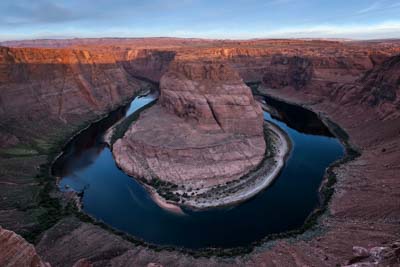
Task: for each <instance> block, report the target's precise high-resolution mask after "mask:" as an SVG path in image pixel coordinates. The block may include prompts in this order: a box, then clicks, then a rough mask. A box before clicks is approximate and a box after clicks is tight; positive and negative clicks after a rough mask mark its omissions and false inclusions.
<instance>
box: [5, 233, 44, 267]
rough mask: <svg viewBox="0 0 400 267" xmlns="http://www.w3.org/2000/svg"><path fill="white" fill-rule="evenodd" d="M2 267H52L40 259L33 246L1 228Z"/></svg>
mask: <svg viewBox="0 0 400 267" xmlns="http://www.w3.org/2000/svg"><path fill="white" fill-rule="evenodd" d="M0 266H31V267H50V264H48V263H46V262H43V261H42V260H41V259H40V256H39V255H38V254H37V253H36V250H35V247H34V246H33V245H32V244H29V243H28V242H26V240H25V239H23V238H22V237H21V236H19V235H17V234H16V233H14V232H12V231H8V230H6V229H3V228H1V226H0Z"/></svg>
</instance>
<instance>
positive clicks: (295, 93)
mask: <svg viewBox="0 0 400 267" xmlns="http://www.w3.org/2000/svg"><path fill="white" fill-rule="evenodd" d="M59 42H62V41H54V42H53V43H51V44H47V45H48V46H50V47H51V46H53V45H56V46H59V45H60V43H59ZM136 42H137V41H135V42H132V43H129V40H127V41H126V40H125V41H124V43H123V44H121V45H118V42H117V41H116V40H114V41H112V40H110V41H108V43H107V44H103V46H101V47H100V46H96V45H94V44H85V45H84V46H83V45H82V44H79V43H75V44H74V45H73V46H74V47H73V48H71V47H70V46H71V44H66V45H63V46H64V48H63V49H47V50H45V49H43V48H37V49H32V48H0V51H1V53H0V81H1V83H0V89H1V90H0V103H1V105H0V118H1V123H0V129H1V131H0V140H1V145H0V147H1V151H0V152H1V153H0V154H1V159H0V165H1V168H0V170H1V173H0V183H1V187H0V225H1V226H3V227H5V228H8V229H10V230H13V231H15V232H17V233H19V234H23V235H24V237H26V238H28V239H29V241H31V242H34V244H35V247H36V251H37V253H38V254H39V255H40V257H41V259H42V260H43V261H45V262H49V263H50V264H52V265H54V266H72V265H73V264H74V263H76V262H77V261H79V260H80V264H89V263H91V264H93V265H95V266H127V265H134V266H154V265H155V264H162V265H164V266H171V265H172V266H187V265H192V266H224V265H227V266H228V265H229V266H232V265H242V266H243V265H248V266H295V265H299V266H335V265H346V264H381V265H389V266H390V265H393V266H396V264H397V265H398V264H399V255H398V248H397V247H398V245H397V243H396V241H397V240H399V236H400V226H399V225H400V217H399V216H400V202H399V201H400V198H399V192H400V183H399V181H400V179H399V173H400V171H399V169H400V162H399V156H398V155H399V153H400V137H399V136H400V112H399V110H400V108H399V95H400V91H399V85H400V77H399V75H400V70H399V68H400V62H399V61H400V59H399V56H395V55H396V54H398V53H399V52H400V46H399V43H398V42H391V41H385V40H383V41H379V42H336V41H335V42H331V41H318V40H317V41H302V40H294V41H290V40H272V41H269V40H258V41H243V42H242V41H241V42H235V41H232V42H230V41H229V42H222V41H207V42H201V41H199V40H193V43H191V42H190V41H189V42H185V44H182V41H179V40H171V41H170V42H168V41H166V40H163V41H162V42H161V41H160V42H161V44H160V46H159V47H156V46H157V41H154V40H152V41H151V42H150V41H148V42H146V41H143V40H141V42H142V43H136ZM9 45H13V44H9ZM14 45H15V44H14ZM26 45H28V46H29V45H32V44H30V43H27V44H25V46H26ZM80 45H81V47H79V46H80ZM36 46H39V47H40V46H43V44H41V43H40V41H38V42H36ZM176 54H180V55H184V56H185V57H186V58H188V57H191V58H192V59H197V60H203V59H204V58H205V57H206V58H210V57H211V58H213V59H218V60H224V61H225V63H226V64H229V65H230V66H231V67H232V68H234V69H235V70H236V71H237V72H238V73H239V75H240V77H242V78H243V80H244V81H246V82H262V86H261V87H260V88H259V91H260V93H262V94H268V95H271V96H274V97H277V98H281V99H283V100H285V101H288V102H293V103H296V104H300V105H303V106H305V107H307V108H309V109H311V110H314V111H315V112H316V113H318V114H321V116H326V117H327V118H329V119H331V120H332V121H334V122H335V123H337V124H338V125H340V126H341V127H343V129H344V130H345V131H346V132H347V134H348V141H349V142H350V143H351V144H352V145H353V146H355V147H357V148H358V150H359V151H360V152H361V156H359V157H357V158H356V159H354V160H352V161H349V162H346V163H344V164H342V165H340V166H337V167H335V168H334V169H333V173H334V174H336V179H337V182H336V184H335V190H334V193H333V196H332V198H331V201H330V204H329V206H328V210H327V212H326V213H324V215H323V216H322V217H321V218H320V220H319V222H318V225H317V227H314V228H312V229H310V230H308V231H306V232H305V233H303V234H302V235H298V236H295V237H291V238H286V239H280V240H276V241H273V242H267V243H265V244H262V245H259V246H257V247H256V248H255V249H254V250H253V251H252V252H251V253H246V254H244V255H239V256H231V257H228V258H222V257H217V256H210V255H213V253H211V252H207V253H204V254H202V256H201V257H196V258H195V257H193V256H191V255H189V254H187V253H182V252H179V251H169V250H161V251H160V249H154V248H149V247H148V246H146V245H140V244H137V243H134V242H130V241H128V240H127V239H124V238H123V237H121V236H118V235H116V234H115V233H113V232H112V231H109V230H107V229H105V228H103V227H100V226H98V225H95V224H93V223H91V222H88V221H86V220H84V219H83V218H82V217H81V216H79V218H80V219H79V218H78V217H76V215H74V213H70V212H68V210H67V209H63V208H62V207H63V205H62V203H63V202H62V201H61V202H60V201H59V199H60V198H59V196H58V195H57V194H56V191H54V189H53V188H54V186H52V185H54V183H55V181H54V180H51V177H48V175H47V174H46V173H43V172H41V171H40V168H39V166H40V165H42V164H44V163H46V162H48V157H49V155H54V152H52V151H53V149H54V148H57V149H59V148H60V147H59V146H56V145H55V143H57V142H56V141H60V140H66V139H67V138H68V137H70V136H71V134H72V132H73V131H72V129H76V130H77V129H78V128H79V127H81V126H79V125H82V124H87V123H88V122H89V121H91V120H93V119H95V118H97V117H99V116H101V115H102V114H104V113H106V112H107V111H108V110H109V109H111V108H112V107H114V106H117V105H119V104H120V103H121V101H123V100H124V99H129V98H130V97H132V96H133V94H134V92H135V91H136V90H137V89H135V88H138V86H137V85H135V84H137V83H136V82H135V77H137V76H142V77H145V78H147V79H152V80H154V81H159V78H160V77H161V76H162V75H163V74H164V73H165V71H166V68H167V67H168V65H169V63H170V62H171V60H173V58H174V57H175V56H176ZM64 77H66V78H65V84H66V85H67V86H63V84H64V82H63V81H64ZM116 82H117V83H118V84H119V85H117V86H116V85H115V84H116ZM116 95H118V97H114V96H116ZM106 96H107V97H106ZM111 99H113V101H111ZM71 125H73V127H72V126H71ZM67 126H68V127H67ZM342 136H343V137H345V136H346V135H345V134H344V133H342ZM49 140H52V141H51V142H50V141H49ZM43 168H44V167H43V166H42V169H43ZM35 176H37V177H35ZM60 210H61V211H62V212H58V211H60ZM48 228H50V229H48ZM47 229H48V230H47ZM17 245H18V247H19V248H20V249H21V251H22V250H23V248H24V247H26V244H24V243H23V242H20V243H17ZM359 247H361V249H360V248H359ZM1 253H4V250H1V252H0V254H1ZM30 253H31V252H30ZM32 253H33V252H32ZM206 254H208V256H207V257H206ZM214 254H215V253H214ZM21 255H22V254H17V255H16V256H21ZM0 258H2V257H0ZM8 260H9V261H10V259H8ZM26 260H27V261H29V257H28V256H27V257H26Z"/></svg>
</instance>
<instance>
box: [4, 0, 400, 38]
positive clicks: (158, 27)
mask: <svg viewBox="0 0 400 267" xmlns="http://www.w3.org/2000/svg"><path fill="white" fill-rule="evenodd" d="M113 36H114V37H149V36H175V37H201V38H221V39H228V38H229V39H248V38H305V37H310V38H355V39H374V38H400V0H397V1H395V0H362V1H360V0H358V1H355V0H321V1H316V0H264V1H262V0H179V1H178V0H114V1H111V0H110V1H106V0H96V1H89V0H58V1H57V0H10V1H9V0H1V2H0V40H14V39H34V38H71V37H113Z"/></svg>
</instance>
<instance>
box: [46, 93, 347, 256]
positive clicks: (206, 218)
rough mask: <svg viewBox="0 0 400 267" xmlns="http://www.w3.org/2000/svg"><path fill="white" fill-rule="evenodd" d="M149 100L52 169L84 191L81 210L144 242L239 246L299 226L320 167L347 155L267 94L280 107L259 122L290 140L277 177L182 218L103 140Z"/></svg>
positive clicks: (298, 112)
mask: <svg viewBox="0 0 400 267" xmlns="http://www.w3.org/2000/svg"><path fill="white" fill-rule="evenodd" d="M154 99H155V96H154V95H149V96H145V97H138V98H136V99H135V100H134V101H133V102H132V103H131V104H130V106H129V107H125V108H122V109H120V110H118V111H115V112H114V113H112V114H111V115H110V116H109V117H108V118H106V119H104V120H103V121H101V122H99V123H97V124H94V125H92V126H91V127H90V128H89V129H88V130H86V131H84V132H82V133H81V134H80V135H79V136H78V137H77V138H75V139H74V140H73V141H72V142H71V143H70V144H69V145H68V146H67V148H66V149H65V151H64V155H63V156H62V157H61V158H60V159H59V160H58V161H57V162H56V163H55V165H54V167H53V172H54V174H55V175H57V176H59V177H61V179H60V183H59V187H60V190H62V191H66V190H75V191H77V192H82V191H84V194H83V199H82V201H83V210H84V212H86V213H88V214H89V215H91V216H93V217H94V218H96V219H97V220H99V221H103V222H104V223H106V224H108V225H110V226H111V227H113V228H115V229H117V230H120V231H123V232H126V233H128V234H130V235H132V236H134V237H137V238H140V239H142V240H144V241H146V242H149V243H154V244H162V245H175V246H181V247H187V248H202V247H236V246H241V245H247V244H250V243H252V242H253V241H256V240H259V239H262V238H263V237H265V236H266V235H268V234H272V233H279V232H283V231H288V230H293V229H295V228H297V227H300V226H301V225H302V224H303V223H304V221H305V219H306V218H307V216H308V215H309V214H310V213H311V212H312V211H313V209H315V208H316V207H317V205H318V201H319V199H318V188H319V186H320V184H321V181H322V179H323V175H324V171H325V169H326V168H327V167H328V166H329V165H330V164H331V163H333V162H334V161H336V160H338V159H339V158H341V157H342V156H343V154H344V149H343V147H342V145H341V144H340V142H339V141H338V140H337V139H336V138H334V137H333V136H332V135H330V134H329V131H328V130H327V129H326V128H325V126H324V125H323V124H322V123H321V122H320V121H319V120H318V118H317V116H315V114H314V113H311V112H309V111H307V110H304V109H302V108H299V107H295V106H290V105H288V104H282V103H279V102H277V101H273V100H268V99H267V103H268V104H271V105H273V106H274V108H275V109H276V110H277V111H278V112H277V113H274V114H275V116H274V118H273V117H272V116H271V115H270V114H269V113H268V112H264V119H265V120H268V121H272V122H274V123H276V124H277V125H278V126H279V127H281V128H282V129H283V130H284V131H285V132H286V133H287V134H288V136H289V137H290V139H291V140H292V143H293V148H292V151H291V154H290V156H289V158H288V161H287V163H286V165H285V167H284V169H283V170H282V172H281V174H280V175H279V177H277V179H276V180H275V181H274V182H273V183H272V185H270V186H269V187H268V188H267V189H266V190H264V191H262V192H261V193H259V194H258V195H257V196H255V197H254V198H252V199H250V200H248V201H246V202H244V203H241V204H238V205H235V206H231V207H224V208H216V209H211V210H206V211H190V210H185V214H184V215H179V214H175V213H171V212H169V211H166V210H164V209H162V208H160V207H159V206H158V205H157V204H156V203H154V201H153V200H152V199H151V198H150V196H149V194H148V193H147V192H146V190H145V189H144V188H143V187H142V186H141V184H140V183H139V182H137V181H135V179H134V178H132V177H129V176H128V175H126V174H125V173H124V172H122V171H121V170H120V169H119V168H118V167H117V166H116V164H115V162H114V159H113V157H112V154H111V151H110V149H109V148H108V147H107V146H106V145H105V144H104V143H103V142H102V136H103V134H104V132H105V131H106V130H107V129H108V128H109V127H110V126H112V125H113V123H115V122H116V121H117V120H118V119H121V118H123V117H124V116H127V115H129V114H131V113H133V112H135V110H137V109H139V108H140V107H142V106H143V105H145V104H147V103H149V102H151V101H154ZM276 114H279V115H276ZM278 118H279V119H278ZM289 125H290V126H289Z"/></svg>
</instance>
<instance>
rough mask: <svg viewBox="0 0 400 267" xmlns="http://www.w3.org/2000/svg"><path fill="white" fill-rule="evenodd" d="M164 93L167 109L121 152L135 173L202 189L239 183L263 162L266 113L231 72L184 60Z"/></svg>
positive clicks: (160, 107)
mask: <svg viewBox="0 0 400 267" xmlns="http://www.w3.org/2000/svg"><path fill="white" fill-rule="evenodd" d="M160 90H161V96H160V100H159V103H158V104H157V105H156V106H154V107H152V108H150V109H149V110H148V111H145V112H143V113H142V114H141V116H140V118H139V119H138V121H137V122H136V123H134V124H133V125H132V126H131V127H130V129H129V130H128V131H127V132H126V134H125V136H124V137H123V138H122V139H120V140H118V141H117V142H116V143H115V144H114V146H113V153H114V156H115V158H116V161H117V163H118V165H119V166H120V167H121V168H123V169H124V170H125V171H126V172H127V173H128V174H130V175H132V176H135V177H141V178H145V179H146V180H147V181H151V180H152V179H153V178H158V179H161V180H162V181H167V182H171V183H174V184H176V185H180V186H185V187H187V188H193V189H198V188H203V187H204V188H207V187H212V186H215V185H218V184H224V183H226V182H229V181H232V180H235V179H238V178H239V177H241V176H243V175H244V174H246V173H247V172H249V171H250V170H251V169H253V168H255V167H256V166H257V165H258V164H259V163H260V161H261V160H262V158H263V155H264V152H265V141H264V136H263V117H262V111H261V108H260V107H259V105H258V104H257V103H256V102H255V101H254V99H253V96H252V94H251V91H250V88H248V87H247V86H246V85H245V84H244V83H243V81H242V80H241V78H240V77H239V76H238V74H237V73H236V72H235V71H234V70H233V69H232V68H230V67H229V66H228V65H226V64H223V63H214V62H206V63H203V62H201V61H200V62H191V61H189V62H187V61H184V60H181V61H176V62H174V63H173V64H172V65H171V66H170V68H169V70H168V72H167V73H166V74H165V75H164V76H163V77H162V78H161V81H160Z"/></svg>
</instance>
